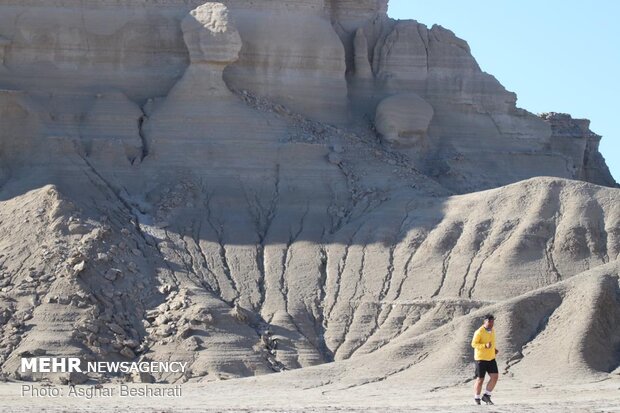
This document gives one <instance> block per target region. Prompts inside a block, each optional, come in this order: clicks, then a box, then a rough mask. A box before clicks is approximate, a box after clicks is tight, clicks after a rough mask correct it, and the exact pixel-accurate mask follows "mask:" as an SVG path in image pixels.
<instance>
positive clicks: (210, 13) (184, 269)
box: [0, 0, 620, 385]
mask: <svg viewBox="0 0 620 413" xmlns="http://www.w3.org/2000/svg"><path fill="white" fill-rule="evenodd" d="M386 5H387V2H386V1H374V0H368V1H356V2H353V1H338V0H332V1H321V0H308V1H288V0H281V1H276V0H269V1H261V2H253V1H244V0H234V1H233V0H230V1H225V2H221V3H202V2H187V1H180V0H179V1H176V0H166V1H163V0H162V1H159V2H143V1H136V0H123V1H120V2H119V1H106V0H100V1H98V2H86V3H85V2H81V1H77V0H75V1H74V0H58V1H54V2H44V3H42V2H39V1H33V0H22V1H16V0H0V11H1V13H0V36H2V38H3V39H7V40H6V41H4V43H1V44H0V49H1V48H2V44H4V48H3V51H4V65H3V67H1V68H0V88H1V89H2V90H1V91H0V120H1V122H2V126H3V127H2V128H1V129H0V171H1V173H0V185H2V187H1V192H0V233H1V234H2V237H0V271H2V274H3V276H2V281H0V286H1V287H0V306H1V307H0V314H1V315H2V319H7V320H9V319H10V320H25V321H24V322H22V321H19V322H15V323H6V324H4V323H3V325H2V326H1V327H0V357H1V358H0V363H1V366H2V371H3V372H5V373H6V374H8V375H11V376H13V377H14V376H15V371H16V369H17V368H18V366H19V358H20V354H23V352H31V353H34V352H35V351H39V352H40V351H45V352H48V353H50V354H51V353H54V354H65V355H69V354H71V355H75V354H79V355H82V356H83V357H85V358H93V359H110V360H125V359H127V358H133V356H135V357H136V358H138V357H142V356H144V357H147V358H149V359H152V360H157V361H163V360H170V359H171V357H174V358H175V359H177V360H179V361H187V362H188V363H190V367H191V373H188V375H186V376H182V375H169V376H164V375H159V376H157V377H154V379H156V380H162V379H165V380H169V381H184V380H188V379H191V380H199V379H203V378H204V379H206V380H216V379H225V378H231V377H241V376H250V375H257V374H258V375H260V374H267V373H271V372H274V371H282V370H291V369H296V368H300V367H308V366H314V365H318V364H325V363H326V362H330V361H334V360H337V363H336V364H335V365H334V366H335V367H334V366H324V367H322V368H321V369H317V370H314V371H317V372H319V373H317V374H319V375H327V376H329V377H332V376H330V375H333V378H334V382H337V381H338V380H339V378H338V377H340V378H341V379H342V383H343V384H344V385H349V384H363V383H364V382H366V381H373V380H382V378H385V377H388V376H390V375H392V374H394V372H396V371H403V372H404V373H403V377H407V378H411V377H412V376H414V375H416V374H419V372H420V371H421V370H419V369H424V368H425V366H426V370H424V371H428V364H424V363H423V362H424V360H427V359H428V362H427V363H439V364H438V366H439V367H441V368H443V367H445V370H441V369H440V370H441V371H444V372H446V377H448V380H449V381H450V380H452V381H454V380H457V381H458V380H462V379H463V377H462V373H461V370H462V369H461V368H462V367H463V366H462V364H459V363H462V360H464V359H465V358H466V357H467V355H468V354H469V353H468V352H469V348H468V347H467V346H466V345H465V344H466V343H465V342H464V341H463V340H464V339H463V338H462V337H461V336H463V337H464V336H466V335H467V334H466V333H468V332H469V330H468V328H469V327H471V326H473V325H474V322H475V317H477V315H476V314H478V313H475V312H476V311H478V310H479V311H480V312H483V311H486V310H488V309H489V308H490V309H497V310H498V311H500V312H501V314H502V317H504V320H505V322H506V324H507V326H508V327H507V330H506V331H507V333H506V335H505V336H502V337H501V340H502V343H503V345H505V346H506V348H507V349H508V350H507V352H508V353H509V354H510V356H511V357H515V359H513V361H514V360H521V357H523V360H521V361H520V366H516V367H515V366H513V365H512V362H511V363H510V365H507V366H506V367H510V368H511V369H512V370H513V371H515V374H518V375H519V377H526V376H527V374H528V373H527V370H526V367H527V366H532V365H535V364H537V363H540V362H541V360H544V359H545V358H548V359H549V360H548V365H547V366H548V368H547V369H545V371H549V370H553V369H555V368H558V371H559V372H561V374H562V375H564V376H565V377H582V375H583V374H586V375H587V376H588V377H595V378H600V377H603V376H604V375H605V374H606V373H608V372H609V371H612V370H613V369H614V368H617V367H614V363H616V362H617V356H616V353H614V352H613V349H614V348H616V347H617V344H618V343H619V342H620V341H619V340H620V339H619V338H618V337H617V334H616V333H614V331H613V328H612V326H613V325H614V320H616V319H617V318H614V317H617V314H618V311H619V310H618V309H619V308H620V307H619V306H618V304H617V302H618V297H617V290H616V289H615V285H617V277H618V272H617V265H616V264H615V263H617V260H618V254H619V253H620V227H619V225H620V210H619V209H618V205H620V202H618V201H619V197H620V194H619V192H618V189H617V188H614V186H615V182H614V181H613V178H612V177H611V176H610V175H609V174H608V172H607V171H606V169H605V165H604V161H603V160H602V158H601V156H600V153H599V152H598V142H599V137H598V136H596V135H594V134H593V133H591V132H590V131H589V129H588V125H587V122H586V121H579V120H573V119H571V118H569V117H566V116H562V115H547V116H544V117H543V118H540V117H538V116H535V115H533V114H530V113H528V112H526V111H524V110H521V109H518V108H517V107H516V96H515V94H513V93H511V92H508V91H506V90H505V89H504V88H503V87H502V86H501V85H500V84H499V82H497V80H496V79H495V78H493V77H492V76H491V75H489V74H486V73H484V72H482V70H480V68H479V67H478V65H477V63H476V61H475V59H474V58H473V57H472V55H471V52H470V50H469V47H468V46H467V43H466V42H465V41H464V40H461V39H459V38H457V37H456V36H455V35H454V34H453V33H452V32H450V31H449V30H447V29H444V28H442V27H439V26H434V27H432V28H427V27H426V26H424V25H422V24H419V23H417V22H415V21H395V20H393V19H390V18H389V17H388V16H387V14H386ZM542 175H545V176H547V175H548V176H552V177H553V178H549V177H547V178H542V177H541V176H542ZM579 180H581V181H586V182H579ZM595 184H598V185H605V186H607V187H602V186H597V185H595ZM104 257H105V258H104ZM81 263H84V264H83V265H82V264H81ZM75 266H78V268H75ZM78 270H79V271H78ZM76 271H77V272H79V276H78V277H74V276H73V275H74V274H75V272H76ZM579 274H581V275H579ZM590 275H591V276H590ZM573 278H575V280H574V281H573ZM614 282H615V283H616V284H614ZM612 287H613V288H612ZM577 291H585V292H586V293H587V296H580V295H579V294H577V293H576V292H577ZM515 297H516V298H515ZM584 297H586V298H584ZM588 297H589V298H588ZM590 298H591V300H590ZM511 300H512V301H511ZM588 300H589V301H588ZM585 302H592V303H595V305H593V306H591V307H588V308H587V314H589V315H591V317H592V318H594V319H596V320H603V321H601V323H600V324H597V325H596V328H597V329H598V331H599V333H600V336H601V337H604V338H605V339H607V340H608V341H610V342H611V343H612V344H613V345H610V346H609V347H605V346H603V345H601V342H599V341H598V339H597V340H594V341H593V342H592V343H590V342H588V343H589V344H588V346H590V347H588V346H586V347H583V348H582V347H579V346H577V347H575V346H573V347H572V348H573V350H570V348H571V346H570V345H568V344H566V346H567V347H566V349H567V351H569V350H570V351H572V353H571V359H570V360H571V361H570V362H564V360H563V359H559V358H553V357H550V355H552V353H553V352H552V350H551V349H553V348H555V346H558V345H561V346H564V344H565V342H564V341H562V342H561V343H560V342H557V341H555V340H552V339H549V338H548V335H547V334H542V333H541V331H539V330H540V329H541V328H542V327H544V326H545V325H546V324H545V323H546V321H545V320H551V321H550V322H549V326H550V328H552V329H553V331H557V332H562V334H561V335H560V336H559V337H560V340H567V339H568V337H570V336H571V335H572V336H574V337H577V338H578V339H579V340H581V339H582V338H583V337H586V336H587V335H588V334H589V332H590V331H591V330H589V328H590V327H588V325H587V323H586V322H585V321H584V320H586V318H583V317H581V315H580V316H579V317H577V318H571V317H570V316H571V314H572V313H574V312H577V311H576V309H578V308H581V306H583V305H585V304H584V303H585ZM489 306H491V307H489ZM528 306H532V308H531V309H529V310H528V314H530V315H531V317H530V319H528V320H529V321H527V322H526V321H524V319H523V318H522V317H521V316H520V314H521V313H522V311H523V308H524V307H528ZM528 308H529V307H528ZM470 313H472V314H473V315H472V314H470ZM580 314H581V313H580ZM26 315H27V317H26ZM571 320H574V321H575V323H574V326H573V327H571V328H572V329H571V328H569V327H570V325H571ZM444 323H447V324H448V326H446V327H442V328H439V329H436V328H435V327H436V326H437V325H441V324H444ZM450 323H452V324H450ZM84 326H88V327H84ZM109 326H114V327H113V329H112V328H110V327H109ZM541 326H542V327H541ZM564 328H567V329H568V330H566V331H569V332H570V334H569V333H566V334H565V332H563V331H564V330H563V329H564ZM455 329H456V330H455ZM459 329H460V330H459ZM93 331H98V332H99V334H98V335H97V336H95V335H94V333H93ZM454 331H458V332H459V334H460V335H459V337H461V338H459V340H457V341H455V342H454V343H452V344H450V345H449V346H447V347H446V348H445V349H444V348H442V349H439V350H438V349H435V346H439V344H441V343H443V342H446V341H450V340H449V339H450V338H451V334H452V333H453V332H454ZM461 333H462V334H461ZM538 333H541V334H540V335H537V334H538ZM424 334H426V336H423V335H424ZM424 337H426V338H428V339H429V340H428V341H427V340H425V338H424ZM597 337H598V336H597ZM464 343H465V344H464ZM529 343H534V344H533V345H532V346H531V347H528V348H527V349H526V346H527V345H528V344H529ZM614 346H616V347H614ZM562 348H564V347H562ZM524 349H526V350H527V351H524ZM575 349H577V350H575ZM579 349H584V351H581V350H579ZM588 349H589V350H592V351H595V352H596V354H598V355H597V356H596V357H590V356H589V355H588V354H589V353H588V351H589V350H588ZM586 350H588V351H586ZM446 352H447V353H449V354H448V356H449V357H448V356H446V354H447V353H446ZM444 356H446V357H444ZM373 357H375V358H373ZM442 360H444V361H442ZM459 360H460V361H459ZM441 363H444V364H441ZM416 364H420V366H418V367H415V365H416ZM365 366H370V369H368V370H364V367H365ZM442 366H443V367H442ZM450 366H452V367H450ZM454 366H456V367H454ZM522 366H523V367H522ZM331 367H334V368H333V370H330V368H331ZM577 373H579V374H577ZM314 374H315V373H309V374H308V376H307V378H308V379H309V380H310V381H313V380H315V379H316V377H318V376H315V375H314ZM27 378H37V377H35V376H33V377H27Z"/></svg>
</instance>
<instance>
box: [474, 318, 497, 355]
mask: <svg viewBox="0 0 620 413" xmlns="http://www.w3.org/2000/svg"><path fill="white" fill-rule="evenodd" d="M487 343H491V348H486V347H485V345H486V344H487ZM471 346H472V347H473V348H474V360H477V361H480V360H486V361H491V360H494V359H495V329H492V330H491V331H490V332H489V331H487V329H486V328H484V326H482V327H480V328H479V329H478V330H476V332H475V333H474V338H473V339H472V340H471Z"/></svg>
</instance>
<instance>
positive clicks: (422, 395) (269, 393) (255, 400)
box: [0, 378, 620, 413]
mask: <svg viewBox="0 0 620 413" xmlns="http://www.w3.org/2000/svg"><path fill="white" fill-rule="evenodd" d="M148 386H150V387H151V388H156V387H158V385H148ZM56 387H57V388H58V389H59V390H60V391H61V392H63V394H64V396H62V397H34V396H32V395H31V394H26V395H24V396H22V394H21V393H22V384H21V383H6V384H2V385H0V400H2V405H1V407H0V411H2V412H132V413H137V412H206V411H208V412H218V411H222V412H357V411H359V412H386V411H390V412H406V411H407V412H409V411H413V412H476V411H481V410H482V411H485V412H511V413H512V412H620V378H612V379H609V380H605V381H602V382H598V383H586V384H582V385H566V386H541V385H531V384H530V385H528V384H525V383H522V382H518V381H515V380H502V381H501V382H500V384H499V385H498V388H497V389H496V391H495V392H494V397H493V398H494V400H495V402H496V405H495V406H486V405H483V406H476V405H474V404H473V401H472V397H471V393H472V392H471V386H470V384H469V383H467V384H463V385H459V386H456V387H451V388H445V389H436V390H434V391H433V390H429V388H428V386H423V385H421V384H420V383H412V384H411V386H410V387H405V386H401V387H399V388H393V389H391V390H388V391H385V390H384V389H382V390H381V391H377V389H376V388H373V387H368V388H365V389H361V388H358V389H350V390H334V391H325V390H322V389H310V390H302V389H297V390H291V389H289V388H287V387H286V386H283V387H282V388H274V387H272V386H261V385H260V380H259V381H256V380H251V379H250V380H248V379H241V380H232V381H227V382H218V383H209V384H196V383H194V384H185V385H182V387H181V396H180V397H170V398H154V397H151V398H147V397H121V396H120V395H119V394H118V390H119V387H118V385H106V388H115V393H116V394H115V396H112V397H105V396H97V397H93V398H91V399H87V398H86V397H74V396H68V395H67V392H68V390H69V389H68V387H67V386H56ZM78 387H82V388H83V389H86V388H87V386H78ZM130 387H132V388H143V387H144V385H130ZM159 387H161V386H159ZM164 387H167V388H171V387H173V386H164Z"/></svg>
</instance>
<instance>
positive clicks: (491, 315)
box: [484, 314, 495, 321]
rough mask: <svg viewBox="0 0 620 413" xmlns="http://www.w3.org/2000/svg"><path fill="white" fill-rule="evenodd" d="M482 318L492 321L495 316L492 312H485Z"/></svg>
mask: <svg viewBox="0 0 620 413" xmlns="http://www.w3.org/2000/svg"><path fill="white" fill-rule="evenodd" d="M484 319H485V320H489V321H492V320H495V317H494V316H493V314H485V316H484Z"/></svg>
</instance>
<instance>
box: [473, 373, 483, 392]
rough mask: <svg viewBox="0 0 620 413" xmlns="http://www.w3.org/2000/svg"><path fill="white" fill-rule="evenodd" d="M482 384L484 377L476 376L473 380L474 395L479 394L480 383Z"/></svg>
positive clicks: (480, 390) (480, 389)
mask: <svg viewBox="0 0 620 413" xmlns="http://www.w3.org/2000/svg"><path fill="white" fill-rule="evenodd" d="M483 384H484V377H482V378H480V377H478V378H476V380H475V381H474V394H475V395H476V396H479V395H480V394H481V393H482V385H483Z"/></svg>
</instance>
